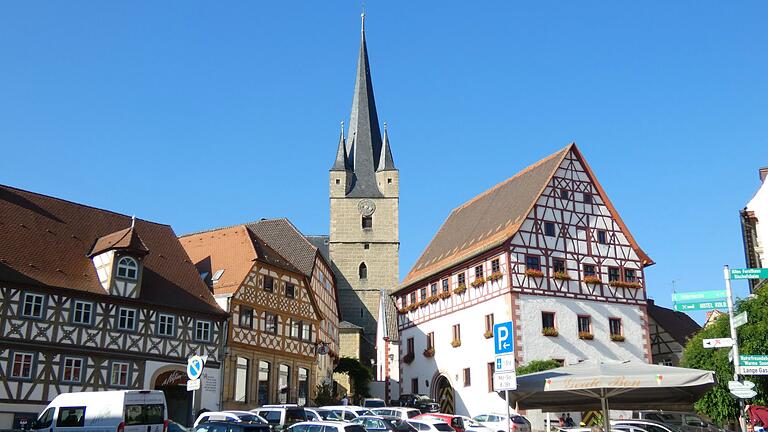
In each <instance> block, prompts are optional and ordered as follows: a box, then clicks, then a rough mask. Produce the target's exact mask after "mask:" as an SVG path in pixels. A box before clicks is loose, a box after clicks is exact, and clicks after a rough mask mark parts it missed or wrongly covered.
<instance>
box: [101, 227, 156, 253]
mask: <svg viewBox="0 0 768 432" xmlns="http://www.w3.org/2000/svg"><path fill="white" fill-rule="evenodd" d="M113 249H120V250H126V251H130V252H133V253H136V254H139V255H141V256H144V255H146V254H148V253H149V249H147V246H146V245H145V244H144V242H143V241H142V240H141V237H139V234H138V233H137V232H136V230H135V229H134V227H133V226H130V227H128V228H125V229H121V230H120V231H115V232H113V233H111V234H107V235H105V236H103V237H99V238H98V239H96V242H95V243H94V245H93V248H91V252H90V253H89V254H88V256H89V257H92V256H94V255H98V254H101V253H104V252H106V251H109V250H113Z"/></svg>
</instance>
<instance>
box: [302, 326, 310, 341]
mask: <svg viewBox="0 0 768 432" xmlns="http://www.w3.org/2000/svg"><path fill="white" fill-rule="evenodd" d="M301 337H302V339H304V340H305V341H312V324H310V323H306V322H305V323H303V324H302V328H301Z"/></svg>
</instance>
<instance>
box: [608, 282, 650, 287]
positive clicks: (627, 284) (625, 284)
mask: <svg viewBox="0 0 768 432" xmlns="http://www.w3.org/2000/svg"><path fill="white" fill-rule="evenodd" d="M608 285H610V286H612V287H617V288H640V287H641V286H642V285H640V282H625V281H620V280H616V281H610V282H608Z"/></svg>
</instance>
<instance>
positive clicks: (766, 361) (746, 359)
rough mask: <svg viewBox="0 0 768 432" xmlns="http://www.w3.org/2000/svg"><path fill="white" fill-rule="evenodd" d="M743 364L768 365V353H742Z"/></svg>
mask: <svg viewBox="0 0 768 432" xmlns="http://www.w3.org/2000/svg"><path fill="white" fill-rule="evenodd" d="M739 360H740V361H739V364H740V365H741V366H768V355H740V356H739Z"/></svg>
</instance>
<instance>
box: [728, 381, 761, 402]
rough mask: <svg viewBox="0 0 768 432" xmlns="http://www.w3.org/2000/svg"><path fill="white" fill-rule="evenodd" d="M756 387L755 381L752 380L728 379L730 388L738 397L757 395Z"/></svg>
mask: <svg viewBox="0 0 768 432" xmlns="http://www.w3.org/2000/svg"><path fill="white" fill-rule="evenodd" d="M754 388H755V383H753V382H752V381H742V382H738V381H728V390H730V391H731V394H732V395H734V396H736V397H737V398H741V399H750V398H753V397H755V396H756V395H757V392H756V391H754V390H753V389H754Z"/></svg>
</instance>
